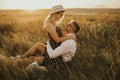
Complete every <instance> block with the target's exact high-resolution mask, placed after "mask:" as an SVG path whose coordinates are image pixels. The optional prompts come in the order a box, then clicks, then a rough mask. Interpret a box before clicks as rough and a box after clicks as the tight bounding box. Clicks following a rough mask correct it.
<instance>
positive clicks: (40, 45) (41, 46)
mask: <svg viewBox="0 0 120 80" xmlns="http://www.w3.org/2000/svg"><path fill="white" fill-rule="evenodd" d="M45 48H46V45H45V44H43V43H41V42H38V43H36V44H35V45H34V46H33V47H31V48H30V49H29V50H28V51H27V52H26V53H25V54H23V55H21V58H26V57H29V56H32V55H34V54H35V53H36V51H37V50H39V51H40V52H41V53H44V51H45Z"/></svg>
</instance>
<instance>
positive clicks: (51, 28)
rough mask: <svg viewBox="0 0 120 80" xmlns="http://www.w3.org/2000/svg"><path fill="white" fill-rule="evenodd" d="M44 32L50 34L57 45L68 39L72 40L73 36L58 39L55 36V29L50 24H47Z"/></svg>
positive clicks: (56, 35)
mask: <svg viewBox="0 0 120 80" xmlns="http://www.w3.org/2000/svg"><path fill="white" fill-rule="evenodd" d="M46 30H47V31H48V32H49V33H50V35H51V36H52V38H53V39H54V40H55V41H56V42H57V43H59V42H62V41H65V40H68V39H74V36H63V37H59V36H58V34H57V32H56V27H55V26H54V25H53V24H51V23H48V24H47V27H46Z"/></svg>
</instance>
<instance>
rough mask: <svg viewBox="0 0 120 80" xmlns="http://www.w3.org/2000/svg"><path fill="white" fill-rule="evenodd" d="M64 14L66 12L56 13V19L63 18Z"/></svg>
mask: <svg viewBox="0 0 120 80" xmlns="http://www.w3.org/2000/svg"><path fill="white" fill-rule="evenodd" d="M63 15H64V12H59V13H56V15H55V18H56V20H59V19H60V18H62V17H63Z"/></svg>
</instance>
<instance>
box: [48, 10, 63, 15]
mask: <svg viewBox="0 0 120 80" xmlns="http://www.w3.org/2000/svg"><path fill="white" fill-rule="evenodd" d="M61 11H65V9H61V10H58V11H54V12H51V13H50V14H54V13H57V12H61Z"/></svg>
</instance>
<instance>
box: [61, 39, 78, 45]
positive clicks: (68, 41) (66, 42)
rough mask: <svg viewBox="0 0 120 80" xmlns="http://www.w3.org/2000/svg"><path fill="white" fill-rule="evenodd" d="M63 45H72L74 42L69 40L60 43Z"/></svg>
mask: <svg viewBox="0 0 120 80" xmlns="http://www.w3.org/2000/svg"><path fill="white" fill-rule="evenodd" d="M62 43H63V44H73V43H76V42H75V40H73V39H69V40H65V41H63V42H62Z"/></svg>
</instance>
